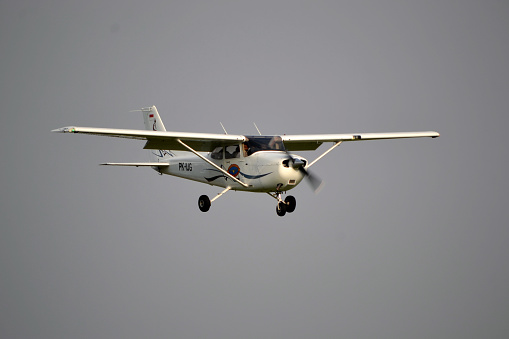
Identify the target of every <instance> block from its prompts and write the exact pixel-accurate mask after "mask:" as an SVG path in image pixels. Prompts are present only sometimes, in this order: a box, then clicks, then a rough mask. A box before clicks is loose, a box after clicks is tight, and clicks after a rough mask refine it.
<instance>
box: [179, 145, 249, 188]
mask: <svg viewBox="0 0 509 339" xmlns="http://www.w3.org/2000/svg"><path fill="white" fill-rule="evenodd" d="M177 141H178V142H179V143H180V144H181V145H182V146H184V147H185V148H187V149H188V150H189V151H190V152H193V153H194V154H195V155H196V156H197V157H199V158H200V159H202V160H203V161H205V162H206V163H208V164H209V165H211V166H213V167H215V168H216V169H218V170H219V171H221V172H222V173H223V174H224V175H226V176H227V177H228V178H230V179H232V180H233V181H235V182H236V183H239V184H241V185H242V186H244V187H250V185H248V184H245V183H243V182H242V181H240V180H239V179H237V178H235V177H234V176H233V175H231V174H230V173H228V172H227V171H225V170H224V169H223V168H221V167H219V166H217V165H216V164H214V163H213V162H212V161H210V160H209V159H207V158H205V157H204V156H203V155H201V154H200V153H198V152H196V151H195V150H194V149H192V148H191V147H189V146H188V145H186V144H185V143H184V142H182V140H180V139H177Z"/></svg>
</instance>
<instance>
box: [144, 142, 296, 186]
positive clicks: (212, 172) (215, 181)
mask: <svg viewBox="0 0 509 339" xmlns="http://www.w3.org/2000/svg"><path fill="white" fill-rule="evenodd" d="M175 153H176V154H175V156H173V157H171V158H170V159H169V163H170V166H168V167H165V168H160V169H159V168H154V169H156V170H157V171H160V172H161V173H162V174H168V175H173V176H176V177H180V178H184V179H189V180H194V181H198V182H202V183H207V184H210V185H214V186H219V187H231V189H232V190H239V191H250V192H276V191H288V190H291V189H292V188H294V187H295V186H297V185H298V184H299V183H300V182H301V181H302V179H303V178H304V176H305V175H304V173H302V171H300V170H299V169H295V168H293V167H292V166H288V165H286V166H285V165H284V164H283V162H284V161H285V160H287V159H288V158H289V156H288V154H286V152H283V151H259V152H256V153H253V154H251V155H249V156H245V155H244V154H239V155H238V157H235V158H230V159H225V158H223V159H214V158H213V157H212V156H211V153H208V154H203V155H204V156H205V157H206V158H207V159H209V160H211V161H212V162H213V163H215V164H216V165H217V166H219V167H221V168H222V169H224V170H226V171H228V173H230V174H231V175H233V176H234V177H236V178H237V179H239V180H240V181H242V182H243V183H245V184H247V185H249V187H244V186H242V185H241V184H239V183H237V182H235V181H233V180H232V179H231V178H228V177H227V176H226V175H225V174H224V173H222V172H221V171H220V170H218V169H216V168H214V167H213V166H211V165H210V164H208V163H206V162H205V161H203V160H202V159H200V158H198V157H197V156H196V155H194V154H190V153H182V152H175ZM292 157H294V158H298V159H301V160H303V161H305V159H303V158H302V157H296V156H294V155H292Z"/></svg>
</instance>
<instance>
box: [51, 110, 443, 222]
mask: <svg viewBox="0 0 509 339" xmlns="http://www.w3.org/2000/svg"><path fill="white" fill-rule="evenodd" d="M141 112H142V114H143V120H144V123H145V130H132V129H112V128H94V127H77V126H68V127H62V128H58V129H55V130H52V132H59V133H78V134H90V135H101V136H107V137H116V138H128V139H137V140H145V141H146V143H145V146H144V149H148V150H150V158H151V161H150V162H131V163H113V162H107V163H102V164H101V165H106V166H134V167H151V168H152V169H154V170H155V171H157V172H158V173H159V174H161V175H162V174H168V175H172V176H176V177H180V178H184V179H188V180H193V181H197V182H201V183H205V184H209V185H212V186H218V187H221V188H223V191H221V192H220V193H218V194H217V195H216V196H215V197H214V198H213V199H210V198H209V197H208V196H207V195H201V196H200V197H199V199H198V207H199V209H200V211H202V212H207V211H208V210H209V209H210V207H211V204H212V203H213V202H214V201H215V200H216V199H218V198H219V197H221V196H222V195H223V194H225V193H226V192H228V191H230V190H233V191H248V192H259V193H267V194H268V195H270V196H271V197H272V198H274V199H276V200H277V204H276V213H277V215H278V216H284V215H285V214H286V213H287V212H288V213H292V212H293V211H294V210H295V207H296V199H295V197H293V196H292V195H287V196H286V198H285V199H284V200H283V198H282V196H283V194H286V192H287V191H289V190H291V189H294V188H295V187H297V185H299V184H300V183H301V182H302V181H303V180H304V179H307V180H308V181H309V183H310V184H311V187H312V189H313V190H314V191H315V193H316V192H318V191H319V190H320V188H321V187H322V184H323V181H322V180H321V179H319V178H318V177H316V176H315V175H314V174H311V173H310V172H309V168H310V167H311V166H313V165H314V164H316V162H317V161H318V160H320V159H322V158H323V157H324V156H325V155H327V154H328V153H329V152H331V151H332V150H334V149H335V148H336V147H338V146H339V145H341V143H343V142H345V141H362V140H378V139H399V138H422V137H431V138H437V137H439V136H440V134H439V133H438V132H434V131H427V132H396V133H352V134H309V135H286V134H285V135H261V133H260V132H259V130H258V133H259V135H233V134H227V133H226V130H224V131H225V134H208V133H187V132H170V131H166V128H165V126H164V124H163V122H162V120H161V117H160V116H159V113H158V111H157V108H156V107H155V106H152V107H146V108H142V109H141ZM255 127H256V125H255ZM256 128H257V129H258V127H256ZM223 129H224V127H223ZM323 143H332V146H331V147H329V148H328V149H327V150H326V151H325V152H323V153H322V154H321V155H320V156H318V157H317V158H316V159H315V160H313V161H311V162H309V161H308V160H306V159H305V158H303V157H301V156H299V155H296V154H293V153H291V152H295V151H314V150H316V149H317V148H318V147H320V146H321V145H322V144H323Z"/></svg>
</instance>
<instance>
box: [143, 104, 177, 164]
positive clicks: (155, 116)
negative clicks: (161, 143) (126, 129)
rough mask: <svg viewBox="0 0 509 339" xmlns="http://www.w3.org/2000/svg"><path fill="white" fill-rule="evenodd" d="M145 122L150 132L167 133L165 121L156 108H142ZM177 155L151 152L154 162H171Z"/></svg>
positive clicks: (161, 151)
mask: <svg viewBox="0 0 509 339" xmlns="http://www.w3.org/2000/svg"><path fill="white" fill-rule="evenodd" d="M141 111H142V112H143V121H144V122H145V129H147V130H149V131H161V132H164V131H166V127H164V124H163V121H162V120H161V117H160V116H159V113H158V112H157V108H156V106H152V107H145V108H142V109H141ZM174 156H175V153H173V152H172V151H170V150H162V149H160V150H155V149H151V150H150V160H151V161H152V162H169V159H171V158H173V157H174Z"/></svg>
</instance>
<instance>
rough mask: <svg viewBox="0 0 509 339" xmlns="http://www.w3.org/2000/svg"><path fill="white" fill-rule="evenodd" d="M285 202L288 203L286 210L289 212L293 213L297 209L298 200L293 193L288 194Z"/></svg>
mask: <svg viewBox="0 0 509 339" xmlns="http://www.w3.org/2000/svg"><path fill="white" fill-rule="evenodd" d="M285 203H286V211H287V212H288V213H292V212H293V211H295V206H297V201H296V200H295V198H294V197H293V195H289V196H287V197H286V199H285Z"/></svg>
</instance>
